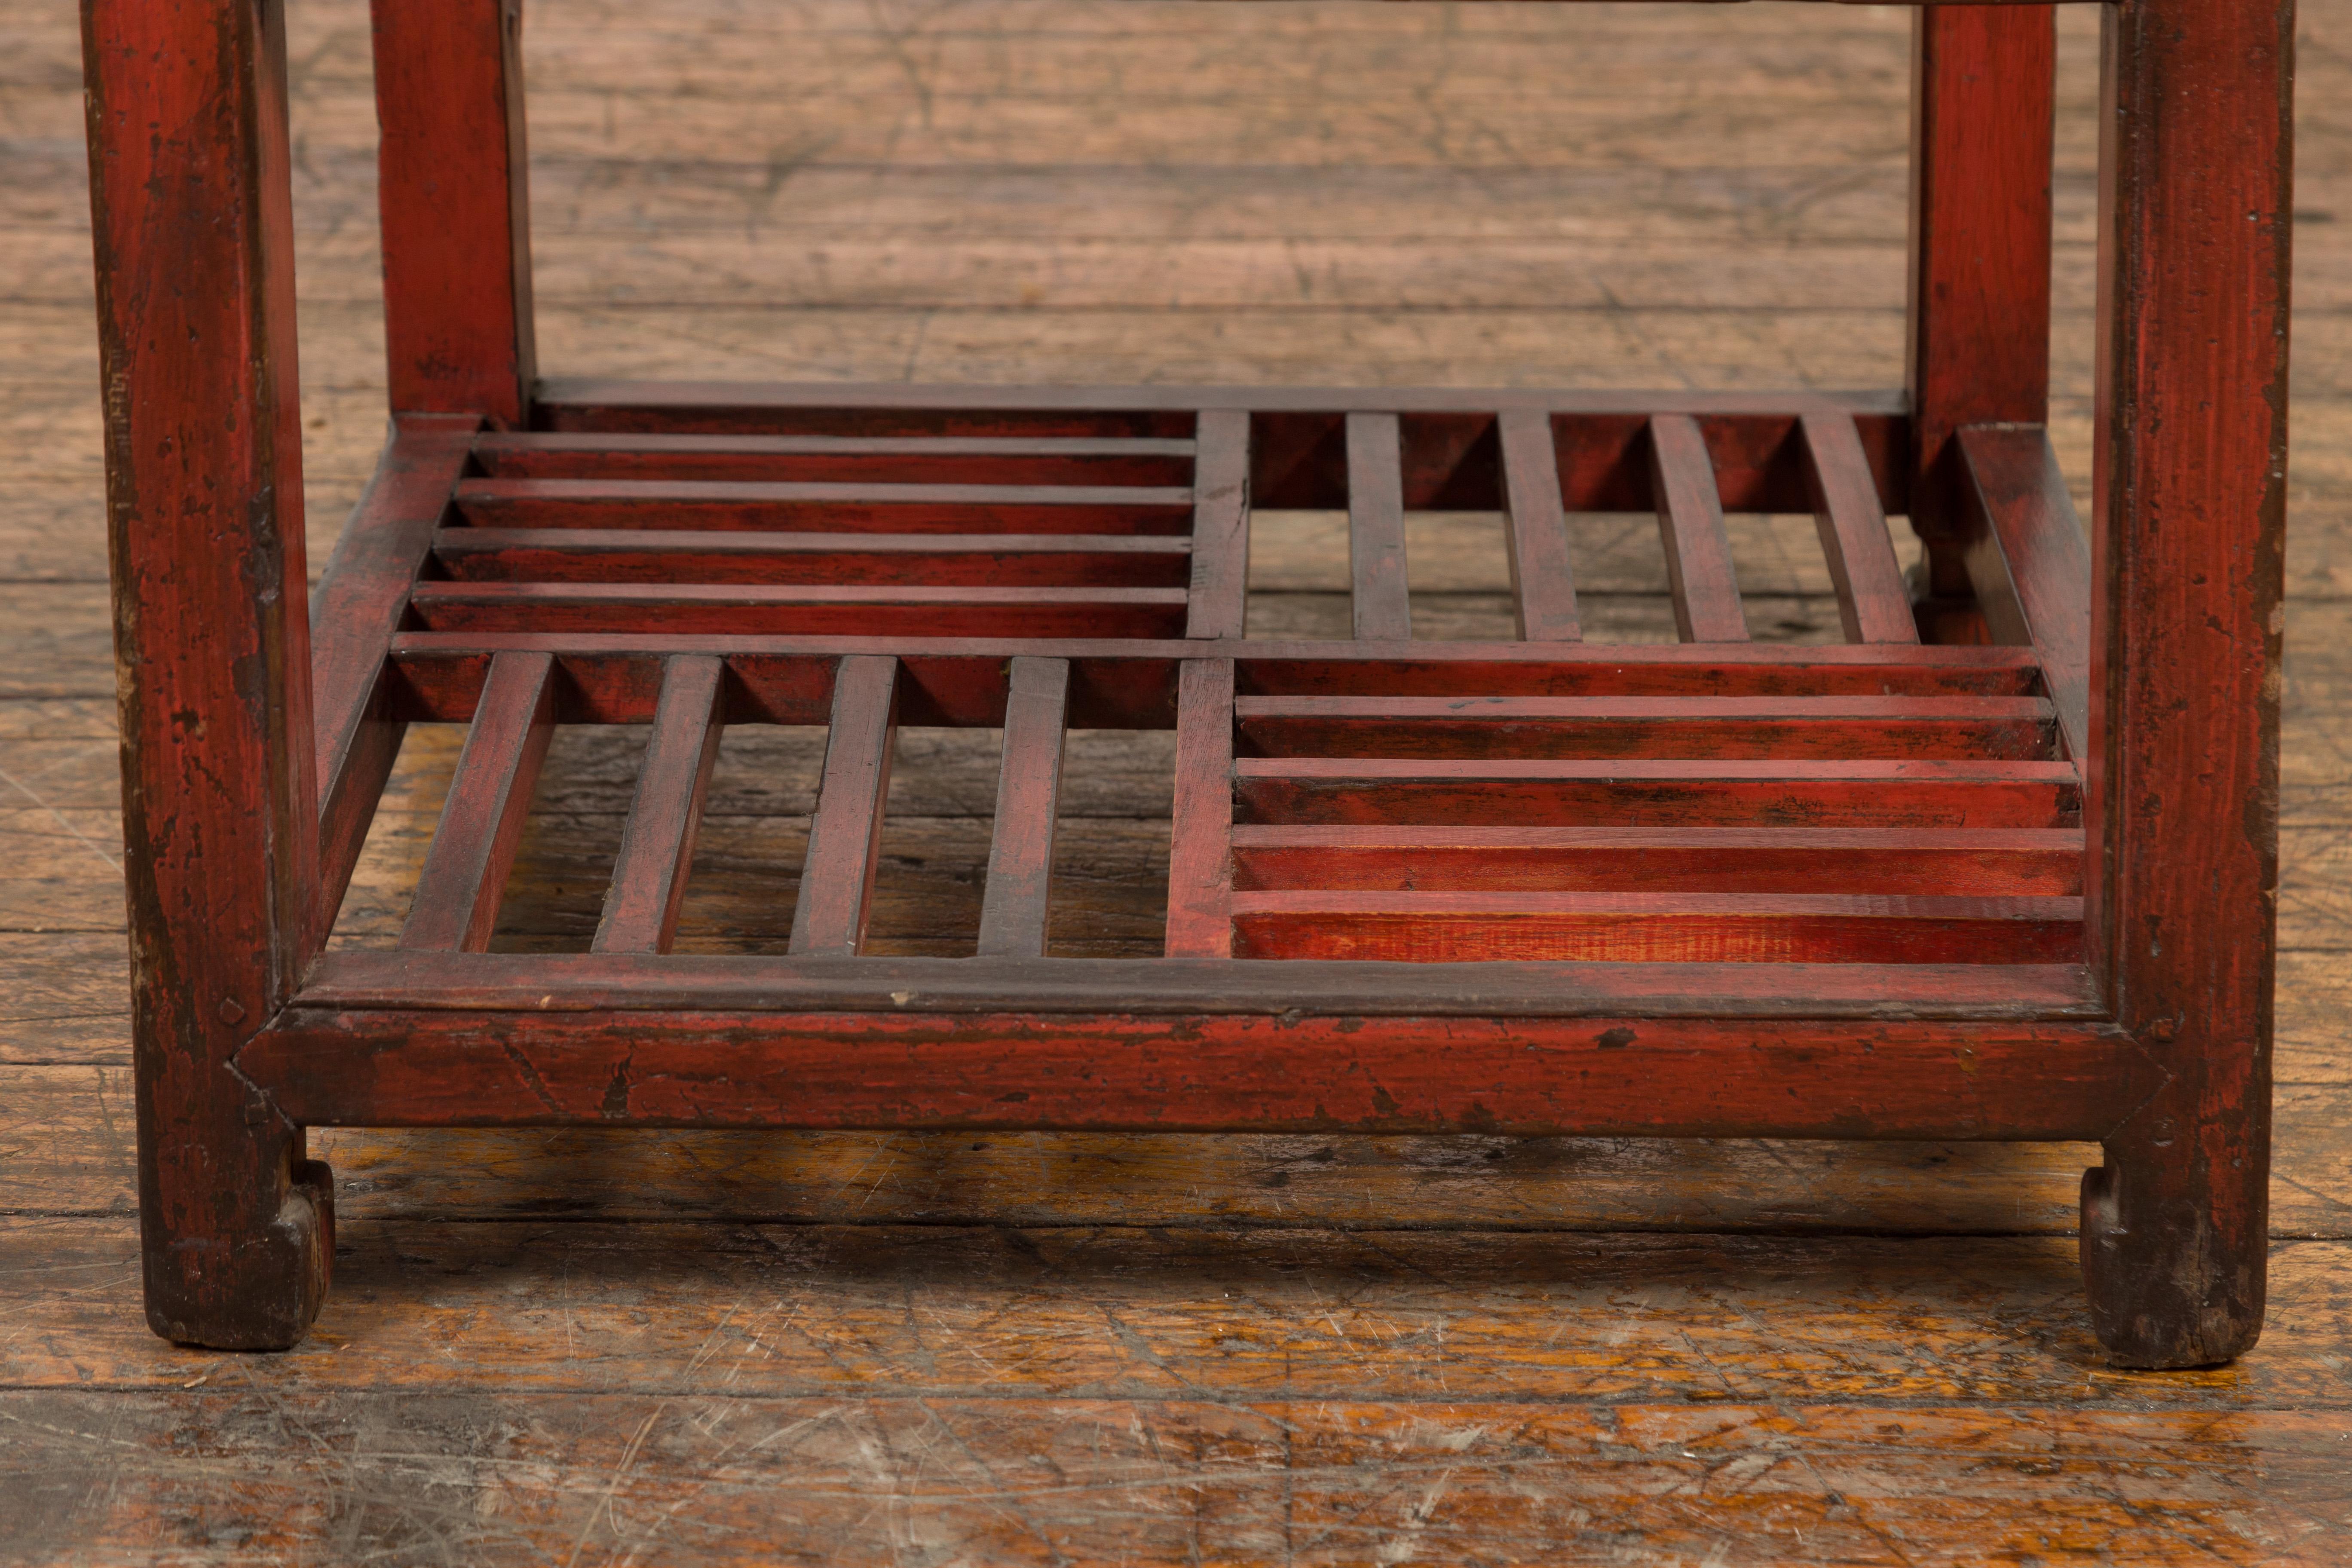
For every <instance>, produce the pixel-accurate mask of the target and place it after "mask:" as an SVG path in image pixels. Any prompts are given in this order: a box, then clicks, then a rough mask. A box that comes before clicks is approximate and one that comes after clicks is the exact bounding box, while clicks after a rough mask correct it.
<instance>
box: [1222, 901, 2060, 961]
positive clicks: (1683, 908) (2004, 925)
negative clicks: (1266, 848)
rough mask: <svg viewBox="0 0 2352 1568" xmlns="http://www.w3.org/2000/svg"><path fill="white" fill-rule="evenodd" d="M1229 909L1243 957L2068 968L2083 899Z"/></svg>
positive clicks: (1245, 905)
mask: <svg viewBox="0 0 2352 1568" xmlns="http://www.w3.org/2000/svg"><path fill="white" fill-rule="evenodd" d="M1233 909H1234V956H1235V957H1237V958H1281V959H1299V958H1321V959H1341V960H1362V959H1381V960H1387V961H1391V962H1406V963H1411V962H1416V961H1419V962H1428V961H1433V960H1444V961H1453V962H1462V961H1473V962H1475V961H1478V960H1492V959H1563V960H1573V961H1585V962H1603V963H2075V962H2077V961H2079V960H2080V959H2081V957H2082V949H2083V900H2081V899H2079V898H2072V899H2067V898H2057V899H1982V898H1954V897H1912V896H1902V897H1882V896H1875V895H1864V896H1854V895H1845V894H1821V893H1762V894H1759V893H1709V892H1682V893H1615V892H1607V893H1585V892H1578V893H1564V892H1500V891H1483V890H1482V891H1475V892H1474V891H1437V892H1423V891H1413V892H1368V891H1349V892H1331V891H1325V890H1319V889H1317V890H1304V889H1294V890H1283V891H1274V892H1250V893H1236V894H1234V905H1233ZM1277 984H1278V982H1277Z"/></svg>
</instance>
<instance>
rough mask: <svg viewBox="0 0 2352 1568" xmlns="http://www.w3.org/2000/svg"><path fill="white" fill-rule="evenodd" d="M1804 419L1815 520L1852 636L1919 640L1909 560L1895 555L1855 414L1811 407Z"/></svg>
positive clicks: (1841, 612) (1860, 639) (1854, 639)
mask: <svg viewBox="0 0 2352 1568" xmlns="http://www.w3.org/2000/svg"><path fill="white" fill-rule="evenodd" d="M1800 424H1801V426H1802V428H1803V430H1804V435H1805V461H1806V465H1807V468H1806V472H1807V475H1808V478H1809V482H1810V483H1811V486H1812V494H1813V517H1814V521H1815V524H1816V526H1817V527H1818V528H1819V529H1820V531H1821V537H1822V554H1824V555H1825V556H1827V557H1828V558H1829V566H1830V579H1831V581H1832V582H1833V583H1834V584H1836V585H1837V597H1838V618H1839V620H1840V621H1841V622H1843V625H1844V626H1845V640H1846V641H1848V642H1859V643H1916V642H1917V641H1918V640H1919V628H1918V625H1917V623H1916V622H1915V621H1914V620H1913V619H1912V618H1911V595H1910V594H1909V592H1908V591H1907V590H1906V589H1905V587H1904V586H1903V568H1902V567H1901V566H1900V565H1899V564H1898V563H1896V561H1895V542H1894V540H1893V539H1892V538H1890V537H1889V536H1888V534H1887V531H1886V513H1885V511H1884V510H1881V508H1880V507H1879V504H1878V483H1877V481H1876V480H1875V479H1872V478H1871V475H1870V459H1869V458H1867V457H1865V456H1864V453H1863V449H1862V438H1861V437H1858V436H1856V435H1855V434H1854V429H1853V420H1851V419H1843V418H1840V417H1838V416H1833V415H1819V414H1808V415H1806V416H1804V418H1803V419H1802V420H1801V421H1800Z"/></svg>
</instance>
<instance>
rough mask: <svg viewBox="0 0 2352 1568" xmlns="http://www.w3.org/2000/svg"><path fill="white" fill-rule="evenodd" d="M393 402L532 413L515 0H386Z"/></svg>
mask: <svg viewBox="0 0 2352 1568" xmlns="http://www.w3.org/2000/svg"><path fill="white" fill-rule="evenodd" d="M373 21H374V42H375V49H374V60H373V65H374V75H375V84H376V91H375V101H376V117H377V121H378V122H379V124H380V125H381V126H382V128H383V132H382V141H381V143H380V147H381V151H380V153H379V155H378V157H379V162H378V171H379V172H378V175H377V188H378V191H379V195H380V200H381V202H382V212H383V300H384V338H385V343H386V347H387V349H388V351H389V358H390V362H391V393H392V406H393V407H394V409H395V410H397V411H399V412H403V413H411V412H414V413H474V414H479V415H481V416H483V417H485V418H487V419H488V420H491V421H493V422H495V423H497V424H499V425H509V426H511V425H520V424H523V423H525V422H526V421H527V420H528V418H529V414H530V398H531V384H532V381H533V379H534V378H535V377H536V376H537V375H538V374H539V366H538V363H537V362H538V353H537V349H536V346H535V345H536V342H537V335H536V333H535V331H534V330H533V327H534V323H533V321H532V314H531V291H530V195H529V185H530V167H529V165H530V157H529V153H527V151H526V149H525V145H524V143H525V137H524V133H523V101H522V100H523V79H522V5H521V4H520V0H450V3H448V4H439V5H403V4H401V3H400V0H377V3H376V4H375V5H373Z"/></svg>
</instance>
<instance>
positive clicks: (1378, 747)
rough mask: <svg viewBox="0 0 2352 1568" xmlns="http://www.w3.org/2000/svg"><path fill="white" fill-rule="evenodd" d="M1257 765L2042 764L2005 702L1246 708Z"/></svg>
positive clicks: (1531, 701) (2047, 735) (1607, 700)
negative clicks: (1315, 760) (1305, 761)
mask: <svg viewBox="0 0 2352 1568" xmlns="http://www.w3.org/2000/svg"><path fill="white" fill-rule="evenodd" d="M1235 717H1236V719H1237V721H1238V722H1239V725H1240V732H1241V736H1242V739H1243V740H1244V742H1247V744H1248V747H1249V749H1251V750H1254V751H1255V752H1259V753H1261V754H1264V755H1268V756H1335V757H1375V756H1376V757H1504V756H1517V757H1694V758H1696V757H1750V758H1760V757H1846V758H1863V757H1924V756H1949V757H1989V758H2040V757H2047V756H2050V755H2051V754H2052V742H2053V712H2052V710H2051V706H2050V704H2049V703H2048V702H2047V701H2045V700H2042V699H2039V698H2016V697H1958V698H1952V697H1946V698H1916V697H1680V698H1611V697H1586V698H1577V697H1402V698H1395V697H1392V698H1381V697H1244V698H1242V699H1241V700H1239V701H1238V702H1237V703H1236V704H1235Z"/></svg>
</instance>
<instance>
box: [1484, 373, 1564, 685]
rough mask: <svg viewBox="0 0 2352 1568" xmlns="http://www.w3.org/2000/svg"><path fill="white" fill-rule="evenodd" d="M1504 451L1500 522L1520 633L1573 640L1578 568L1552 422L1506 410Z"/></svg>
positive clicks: (1501, 426)
mask: <svg viewBox="0 0 2352 1568" xmlns="http://www.w3.org/2000/svg"><path fill="white" fill-rule="evenodd" d="M1496 425H1497V429H1498V433H1499V437H1500V439H1501V442H1502V447H1503V525H1504V528H1505V529H1506V530H1507V535H1508V537H1507V540H1506V544H1507V548H1508V550H1509V552H1510V566H1511V602H1512V605H1513V607H1514V611H1515V613H1516V614H1517V617H1518V630H1519V636H1521V637H1526V638H1528V639H1530V640H1533V641H1537V642H1574V641H1575V640H1576V639H1577V638H1579V637H1582V636H1583V635H1584V634H1583V630H1582V628H1581V627H1580V626H1579V625H1578V624H1577V617H1576V568H1575V563H1574V562H1573V561H1572V560H1571V559H1570V554H1569V548H1568V514H1567V512H1566V510H1564V509H1563V508H1562V506H1561V504H1560V493H1559V452H1558V450H1557V449H1556V448H1555V447H1554V445H1553V440H1552V429H1551V417H1550V416H1549V415H1547V414H1543V413H1541V412H1539V411H1538V410H1535V409H1532V408H1509V409H1505V410H1504V411H1503V414H1502V416H1501V417H1500V418H1499V419H1498V420H1497V421H1496Z"/></svg>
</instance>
